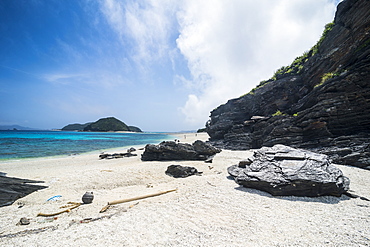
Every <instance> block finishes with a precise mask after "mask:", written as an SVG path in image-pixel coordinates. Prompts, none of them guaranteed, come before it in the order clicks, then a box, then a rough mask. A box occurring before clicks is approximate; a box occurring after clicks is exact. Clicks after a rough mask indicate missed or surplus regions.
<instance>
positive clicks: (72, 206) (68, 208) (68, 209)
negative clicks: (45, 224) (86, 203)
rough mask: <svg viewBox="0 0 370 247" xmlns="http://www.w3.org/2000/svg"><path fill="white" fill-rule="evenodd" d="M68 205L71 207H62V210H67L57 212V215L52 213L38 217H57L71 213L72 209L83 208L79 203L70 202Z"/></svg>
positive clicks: (41, 214) (40, 214)
mask: <svg viewBox="0 0 370 247" xmlns="http://www.w3.org/2000/svg"><path fill="white" fill-rule="evenodd" d="M68 204H70V205H67V206H62V207H61V208H67V209H64V210H62V211H59V212H56V213H51V214H44V213H38V214H37V216H42V217H51V216H56V215H59V214H62V213H69V212H71V210H72V209H75V208H78V207H79V206H81V203H79V202H68Z"/></svg>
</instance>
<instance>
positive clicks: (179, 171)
mask: <svg viewBox="0 0 370 247" xmlns="http://www.w3.org/2000/svg"><path fill="white" fill-rule="evenodd" d="M165 173H166V174H167V175H168V176H172V177H174V178H186V177H189V176H191V175H201V174H202V172H198V170H197V169H196V168H195V167H190V166H181V165H170V166H169V167H167V170H166V172H165Z"/></svg>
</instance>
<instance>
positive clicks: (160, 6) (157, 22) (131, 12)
mask: <svg viewBox="0 0 370 247" xmlns="http://www.w3.org/2000/svg"><path fill="white" fill-rule="evenodd" d="M101 3H102V8H101V9H102V12H103V13H104V15H105V17H106V19H107V20H108V23H109V24H110V26H111V27H112V28H113V30H115V32H116V33H117V34H118V35H119V37H120V38H121V41H122V43H123V45H125V46H127V47H128V48H129V49H133V55H132V56H133V57H132V58H133V59H134V60H135V61H136V62H137V63H138V64H139V65H140V63H145V62H151V61H152V60H156V59H158V58H161V57H162V56H164V55H167V54H166V53H167V52H168V49H169V46H168V45H169V34H170V29H171V28H172V24H174V23H173V22H172V21H171V19H172V18H173V14H174V13H175V6H176V4H175V2H174V1H171V0H161V1H159V0H148V1H143V2H137V1H125V2H122V1H117V0H103V1H102V2H101ZM130 40H131V42H130Z"/></svg>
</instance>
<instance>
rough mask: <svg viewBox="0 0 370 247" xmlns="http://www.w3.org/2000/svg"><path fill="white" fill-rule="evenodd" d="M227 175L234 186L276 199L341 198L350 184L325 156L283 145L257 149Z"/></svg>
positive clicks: (232, 167)
mask: <svg viewBox="0 0 370 247" xmlns="http://www.w3.org/2000/svg"><path fill="white" fill-rule="evenodd" d="M228 172H229V174H230V175H231V176H233V177H234V179H235V182H236V183H238V184H240V185H243V186H244V187H247V188H254V189H259V190H263V191H266V192H268V193H270V194H272V195H275V196H309V197H315V196H323V195H331V196H341V195H342V194H343V193H345V192H346V191H347V190H348V189H349V183H350V181H349V179H348V178H347V177H345V176H343V173H342V171H341V170H340V169H338V168H337V167H335V166H334V165H332V164H331V163H330V161H329V159H328V157H327V156H326V155H324V154H317V153H313V152H310V151H305V150H302V149H294V148H291V147H288V146H284V145H275V146H273V147H271V148H269V147H263V148H261V149H259V150H256V151H255V152H254V155H253V157H252V158H250V159H248V160H244V161H241V162H240V163H239V164H238V165H233V166H230V167H229V168H228Z"/></svg>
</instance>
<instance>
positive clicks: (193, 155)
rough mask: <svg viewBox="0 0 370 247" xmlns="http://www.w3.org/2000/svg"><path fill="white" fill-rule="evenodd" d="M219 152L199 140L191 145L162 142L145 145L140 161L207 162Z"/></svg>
mask: <svg viewBox="0 0 370 247" xmlns="http://www.w3.org/2000/svg"><path fill="white" fill-rule="evenodd" d="M219 152H221V150H220V149H218V148H215V147H213V146H212V145H210V144H208V143H205V142H202V141H200V140H197V141H195V142H194V143H193V144H192V145H191V144H187V143H176V142H174V141H164V142H161V143H160V144H158V145H153V144H148V145H146V146H145V151H144V153H143V154H142V156H141V160H143V161H161V160H207V159H208V158H209V157H211V156H213V155H215V154H217V153H219Z"/></svg>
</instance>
